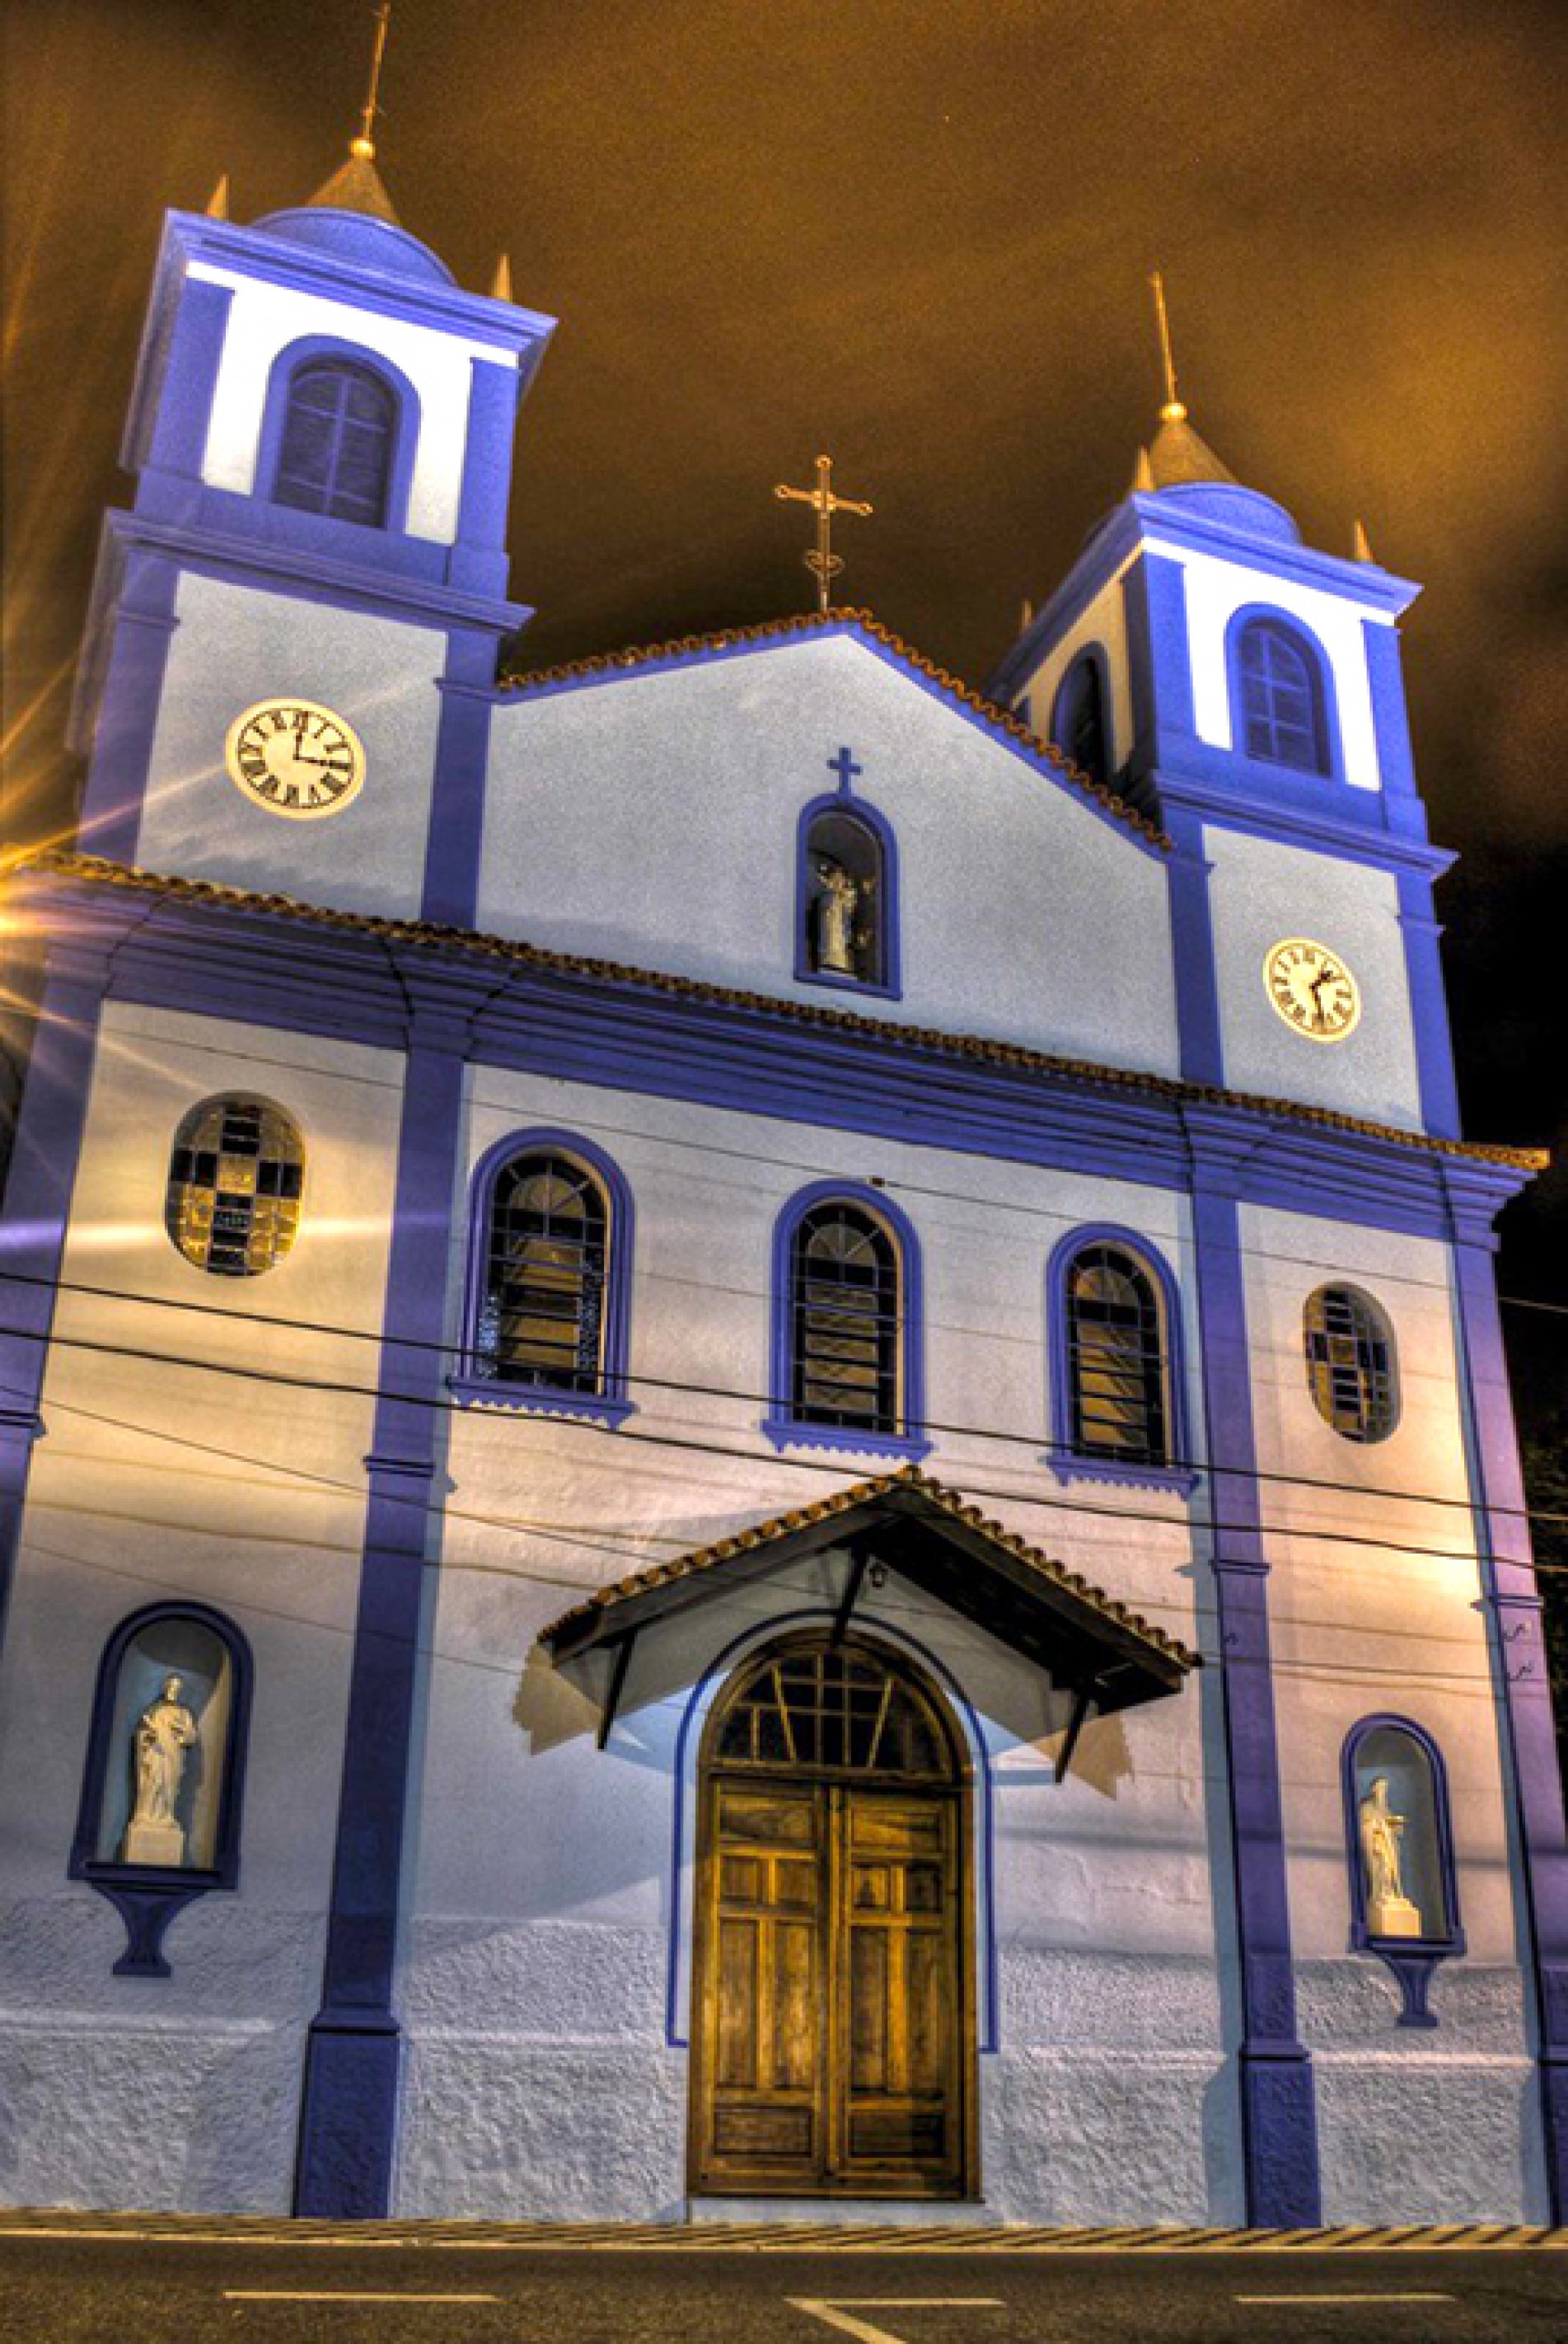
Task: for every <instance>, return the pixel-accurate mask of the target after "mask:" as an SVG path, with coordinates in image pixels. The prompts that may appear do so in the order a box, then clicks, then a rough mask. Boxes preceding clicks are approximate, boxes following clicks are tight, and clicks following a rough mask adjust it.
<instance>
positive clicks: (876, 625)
mask: <svg viewBox="0 0 1568 2344" xmlns="http://www.w3.org/2000/svg"><path fill="white" fill-rule="evenodd" d="M844 627H859V628H860V629H861V630H862V631H864V632H865V633H866V634H868V635H870V636H872V637H874V638H875V640H876V641H877V642H879V643H881V644H882V645H884V647H885V648H886V649H887V650H889V651H890V652H892V653H893V655H894V656H895V658H897V659H900V660H902V661H904V662H906V664H907V665H909V666H910V667H912V668H913V669H915V670H916V672H917V673H919V674H920V675H923V676H925V677H926V678H927V680H928V681H929V682H932V683H934V684H936V685H938V686H939V688H940V690H941V691H943V692H946V693H947V694H948V695H949V697H950V698H951V699H953V700H956V701H958V702H960V704H961V705H962V706H963V707H965V708H968V709H970V710H971V711H972V712H974V713H975V714H976V715H978V716H982V717H984V718H985V719H986V721H987V722H989V723H990V724H994V725H995V726H997V727H998V728H999V730H1000V731H1001V732H1005V733H1006V734H1007V736H1008V738H1009V739H1010V740H1011V741H1013V742H1015V743H1017V744H1018V745H1019V747H1020V748H1023V749H1027V750H1029V751H1030V753H1031V754H1032V755H1033V757H1034V759H1035V761H1036V763H1038V764H1040V765H1042V766H1044V767H1045V768H1046V769H1047V770H1048V771H1049V772H1050V773H1051V775H1052V776H1053V778H1055V779H1056V780H1058V781H1065V782H1067V783H1070V785H1071V787H1072V788H1073V789H1075V790H1077V791H1078V792H1079V793H1081V795H1082V796H1084V797H1087V798H1091V799H1092V800H1093V802H1094V803H1095V804H1096V805H1098V806H1099V807H1101V809H1102V810H1103V811H1104V812H1105V813H1110V814H1112V815H1114V816H1115V818H1116V819H1117V821H1119V822H1121V823H1125V825H1126V826H1127V828H1128V829H1129V830H1132V831H1135V832H1136V833H1137V834H1138V835H1139V836H1140V837H1141V838H1143V839H1146V840H1147V841H1148V843H1149V844H1150V845H1151V846H1157V847H1159V848H1160V849H1161V852H1162V853H1165V854H1169V853H1170V851H1171V839H1170V838H1169V836H1168V835H1167V834H1166V833H1165V832H1164V831H1163V830H1161V827H1160V825H1159V823H1154V822H1151V821H1150V819H1149V817H1148V816H1147V814H1141V813H1139V812H1138V811H1137V809H1136V807H1134V806H1131V805H1129V804H1128V803H1127V801H1126V799H1125V798H1122V797H1120V796H1118V794H1117V793H1116V792H1115V791H1114V790H1113V789H1111V788H1110V787H1109V785H1108V784H1107V783H1104V782H1099V781H1096V780H1095V778H1094V776H1093V774H1092V773H1085V772H1084V770H1083V768H1082V766H1081V765H1077V764H1074V763H1073V761H1072V759H1071V758H1070V757H1069V756H1067V755H1066V754H1065V753H1064V752H1063V751H1061V750H1060V749H1059V748H1058V747H1057V745H1056V743H1054V742H1052V741H1047V740H1046V739H1045V738H1044V736H1043V735H1042V734H1040V733H1039V732H1032V731H1031V730H1030V727H1029V726H1028V725H1027V724H1025V723H1024V722H1023V721H1022V719H1021V718H1020V717H1017V716H1015V715H1014V714H1013V713H1012V712H1011V710H1010V709H1007V708H1000V707H999V706H998V705H997V703H996V702H995V701H994V700H988V699H987V698H986V697H985V694H984V693H983V692H977V691H976V690H975V689H974V687H973V685H972V684H968V683H966V682H964V680H963V678H962V677H961V676H959V675H955V674H954V673H953V672H952V670H951V669H950V668H946V667H943V666H942V665H941V663H940V661H937V660H934V659H931V658H930V656H929V655H928V654H927V653H926V652H921V651H917V650H916V649H915V646H914V645H913V643H910V642H906V641H905V639H904V637H903V636H902V635H900V634H896V633H895V632H894V631H893V630H892V628H891V627H887V626H884V625H883V623H882V621H881V620H880V619H879V618H878V617H877V616H876V615H875V613H874V612H872V611H866V610H855V609H849V608H846V609H843V610H831V611H799V612H797V613H795V614H794V615H793V616H792V617H789V618H785V619H769V620H765V621H761V622H760V623H759V624H758V625H756V626H750V627H722V628H719V629H718V630H717V631H714V632H713V633H711V634H705V635H678V636H675V637H673V638H672V639H671V640H670V641H669V642H663V643H636V644H629V645H628V647H627V648H626V649H625V650H624V651H617V652H599V653H598V654H597V655H596V656H595V657H592V658H589V659H580V660H568V661H566V662H563V663H562V664H561V665H559V666H557V667H543V668H535V669H533V670H532V671H531V672H523V673H522V674H518V675H505V676H503V677H502V678H501V679H500V688H501V690H502V691H503V692H513V693H516V694H518V695H519V696H521V695H523V694H526V693H528V692H537V691H544V690H546V689H548V687H549V686H551V685H552V684H558V683H571V682H578V681H580V680H583V679H586V678H588V677H590V676H609V675H619V674H624V673H626V672H628V670H631V669H636V668H641V667H651V666H654V665H656V664H657V663H658V662H659V661H661V660H675V659H690V658H693V657H699V656H700V655H701V654H702V653H703V652H725V651H737V650H739V649H741V648H742V647H743V646H744V645H746V644H748V643H764V642H779V641H782V640H783V639H784V638H786V637H788V636H790V635H809V634H821V633H824V632H828V633H831V632H832V631H835V630H837V629H842V628H844Z"/></svg>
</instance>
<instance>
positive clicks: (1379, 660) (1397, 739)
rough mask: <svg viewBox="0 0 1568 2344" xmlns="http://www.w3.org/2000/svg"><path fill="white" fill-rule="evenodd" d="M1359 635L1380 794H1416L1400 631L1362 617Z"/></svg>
mask: <svg viewBox="0 0 1568 2344" xmlns="http://www.w3.org/2000/svg"><path fill="white" fill-rule="evenodd" d="M1362 642H1363V644H1364V646H1365V651H1366V670H1367V688H1368V691H1369V692H1370V693H1371V696H1372V738H1373V740H1374V742H1375V743H1376V745H1377V763H1378V775H1379V778H1380V779H1381V781H1382V787H1383V794H1384V795H1385V796H1386V797H1388V798H1391V799H1395V798H1414V797H1417V796H1419V794H1420V793H1419V792H1418V790H1417V788H1416V782H1415V760H1414V757H1413V755H1412V752H1411V744H1410V719H1409V716H1408V714H1407V713H1406V710H1405V699H1404V682H1403V678H1402V675H1401V673H1400V646H1399V631H1398V630H1397V628H1394V627H1391V626H1387V625H1385V624H1383V623H1382V622H1381V621H1378V620H1376V619H1364V620H1363V621H1362Z"/></svg>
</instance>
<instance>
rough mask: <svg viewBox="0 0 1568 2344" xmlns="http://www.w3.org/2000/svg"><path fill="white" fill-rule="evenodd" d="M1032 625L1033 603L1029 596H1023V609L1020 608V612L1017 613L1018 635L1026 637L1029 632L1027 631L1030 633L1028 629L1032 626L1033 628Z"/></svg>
mask: <svg viewBox="0 0 1568 2344" xmlns="http://www.w3.org/2000/svg"><path fill="white" fill-rule="evenodd" d="M1033 624H1034V603H1033V601H1031V600H1030V596H1029V595H1027V594H1026V595H1025V596H1024V598H1023V608H1022V610H1021V611H1020V612H1019V618H1018V631H1019V633H1020V635H1027V634H1028V632H1029V631H1030V627H1032V626H1033Z"/></svg>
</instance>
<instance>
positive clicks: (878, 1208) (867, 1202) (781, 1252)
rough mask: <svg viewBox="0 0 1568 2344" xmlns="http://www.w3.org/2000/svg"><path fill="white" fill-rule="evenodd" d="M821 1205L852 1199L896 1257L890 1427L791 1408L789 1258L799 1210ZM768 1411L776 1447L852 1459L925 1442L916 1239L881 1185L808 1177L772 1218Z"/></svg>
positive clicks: (895, 1453) (766, 1425)
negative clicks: (896, 1378) (821, 1419)
mask: <svg viewBox="0 0 1568 2344" xmlns="http://www.w3.org/2000/svg"><path fill="white" fill-rule="evenodd" d="M826 1204H844V1205H854V1206H855V1207H858V1208H859V1211H861V1212H863V1213H869V1215H870V1216H871V1217H872V1218H873V1219H875V1220H878V1221H880V1223H881V1224H882V1227H883V1228H885V1229H886V1231H887V1233H888V1235H889V1237H890V1238H891V1239H892V1243H893V1250H894V1252H895V1254H896V1255H897V1257H898V1263H899V1311H900V1335H901V1339H902V1340H901V1354H900V1397H901V1400H902V1406H901V1408H900V1426H899V1430H898V1431H897V1432H896V1433H890V1432H876V1431H872V1430H868V1429H866V1428H865V1427H862V1426H858V1425H829V1424H817V1423H814V1422H809V1421H807V1420H802V1419H801V1418H799V1417H798V1416H796V1414H795V1413H794V1402H793V1393H794V1383H795V1379H794V1341H795V1337H794V1324H793V1320H794V1313H793V1310H792V1308H791V1307H790V1258H791V1254H792V1251H793V1248H794V1242H795V1232H796V1230H797V1229H798V1228H799V1225H800V1222H801V1220H802V1219H803V1217H805V1215H806V1214H807V1213H809V1212H810V1211H811V1210H812V1209H813V1207H816V1206H818V1205H826ZM769 1292H770V1294H771V1298H772V1299H771V1304H770V1308H769V1386H768V1389H769V1395H770V1398H769V1408H768V1413H767V1415H766V1416H765V1417H764V1418H763V1420H762V1430H763V1431H764V1432H765V1433H766V1434H767V1436H768V1438H769V1440H770V1441H771V1442H772V1443H773V1446H774V1447H775V1448H776V1449H784V1448H786V1447H794V1446H799V1447H801V1448H809V1449H835V1450H842V1451H843V1452H844V1454H845V1455H847V1456H851V1457H890V1458H900V1459H905V1460H910V1459H914V1458H918V1457H923V1456H924V1455H926V1454H927V1452H928V1451H929V1450H930V1441H929V1440H927V1438H926V1431H925V1416H926V1385H925V1319H924V1298H923V1293H922V1284H921V1274H920V1239H919V1238H918V1237H917V1236H916V1235H915V1228H914V1224H913V1222H912V1221H911V1220H910V1217H909V1215H908V1214H907V1213H905V1212H904V1211H903V1210H902V1209H901V1208H900V1207H899V1206H898V1205H896V1204H894V1202H893V1200H892V1198H891V1197H890V1196H888V1195H887V1193H886V1192H885V1191H884V1190H883V1189H880V1188H872V1187H868V1186H867V1185H866V1184H865V1183H864V1182H863V1181H859V1180H813V1181H812V1182H811V1183H810V1185H809V1187H805V1188H799V1189H797V1190H796V1192H795V1194H794V1196H792V1197H790V1199H789V1203H788V1204H787V1205H786V1206H785V1207H784V1208H783V1210H782V1212H780V1214H779V1217H778V1219H777V1220H776V1221H775V1222H774V1224H773V1248H772V1268H771V1280H770V1286H769Z"/></svg>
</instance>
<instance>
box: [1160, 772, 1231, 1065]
mask: <svg viewBox="0 0 1568 2344" xmlns="http://www.w3.org/2000/svg"><path fill="white" fill-rule="evenodd" d="M1166 828H1167V830H1168V831H1169V833H1170V836H1171V844H1172V849H1173V852H1172V853H1171V859H1170V863H1169V865H1168V878H1169V884H1170V890H1171V958H1172V960H1173V961H1174V963H1175V975H1176V1022H1177V1039H1178V1045H1179V1046H1180V1049H1181V1077H1182V1080H1183V1081H1184V1082H1189V1083H1205V1084H1211V1085H1213V1086H1214V1087H1215V1088H1217V1089H1222V1088H1223V1087H1224V1082H1225V1045H1224V1027H1223V1025H1222V1023H1221V1015H1220V978H1219V972H1218V970H1217V968H1216V966H1215V963H1214V918H1213V911H1212V908H1211V904H1210V901H1209V870H1210V864H1209V860H1208V857H1207V855H1206V854H1204V851H1203V824H1202V822H1201V819H1200V818H1199V817H1198V816H1197V815H1196V814H1192V813H1187V812H1186V811H1185V810H1178V811H1176V812H1173V813H1171V815H1170V816H1169V817H1168V819H1167V823H1166Z"/></svg>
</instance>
